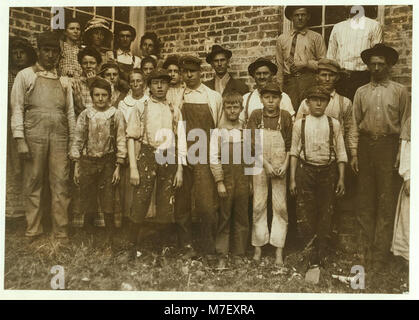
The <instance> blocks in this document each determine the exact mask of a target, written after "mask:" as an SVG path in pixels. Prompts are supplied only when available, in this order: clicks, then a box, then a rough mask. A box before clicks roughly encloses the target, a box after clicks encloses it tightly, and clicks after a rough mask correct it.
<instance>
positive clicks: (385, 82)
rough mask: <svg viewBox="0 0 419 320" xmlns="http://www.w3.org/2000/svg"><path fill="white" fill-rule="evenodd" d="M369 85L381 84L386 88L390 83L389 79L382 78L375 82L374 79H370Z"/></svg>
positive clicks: (377, 85) (376, 85)
mask: <svg viewBox="0 0 419 320" xmlns="http://www.w3.org/2000/svg"><path fill="white" fill-rule="evenodd" d="M370 83H371V85H372V86H373V87H379V86H382V87H385V88H387V87H388V85H389V84H390V80H389V79H386V80H383V81H379V82H375V81H372V80H371V82H370Z"/></svg>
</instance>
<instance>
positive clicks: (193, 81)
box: [182, 69, 201, 89]
mask: <svg viewBox="0 0 419 320" xmlns="http://www.w3.org/2000/svg"><path fill="white" fill-rule="evenodd" d="M182 78H183V81H184V82H185V84H186V86H187V87H188V88H191V89H196V88H198V87H199V85H200V84H201V71H199V70H189V69H182Z"/></svg>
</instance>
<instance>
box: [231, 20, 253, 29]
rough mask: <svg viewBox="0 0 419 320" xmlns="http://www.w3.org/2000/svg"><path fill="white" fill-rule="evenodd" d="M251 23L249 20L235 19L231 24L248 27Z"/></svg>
mask: <svg viewBox="0 0 419 320" xmlns="http://www.w3.org/2000/svg"><path fill="white" fill-rule="evenodd" d="M249 23H250V21H249V20H237V21H234V22H233V24H232V25H231V26H232V27H246V26H248V25H249Z"/></svg>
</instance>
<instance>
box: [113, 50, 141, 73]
mask: <svg viewBox="0 0 419 320" xmlns="http://www.w3.org/2000/svg"><path fill="white" fill-rule="evenodd" d="M132 57H133V54H132V53H131V52H130V51H122V50H121V49H118V50H116V61H118V62H120V63H124V64H132ZM140 67H141V59H140V58H139V57H137V56H134V68H140Z"/></svg>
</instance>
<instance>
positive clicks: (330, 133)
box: [327, 116, 336, 163]
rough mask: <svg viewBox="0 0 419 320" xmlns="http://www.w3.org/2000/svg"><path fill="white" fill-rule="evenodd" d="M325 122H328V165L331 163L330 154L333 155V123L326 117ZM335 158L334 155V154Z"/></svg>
mask: <svg viewBox="0 0 419 320" xmlns="http://www.w3.org/2000/svg"><path fill="white" fill-rule="evenodd" d="M327 121H328V122H329V163H330V162H331V161H332V152H333V153H335V148H334V142H333V137H334V134H333V121H332V118H331V117H329V116H327ZM335 156H336V153H335Z"/></svg>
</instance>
